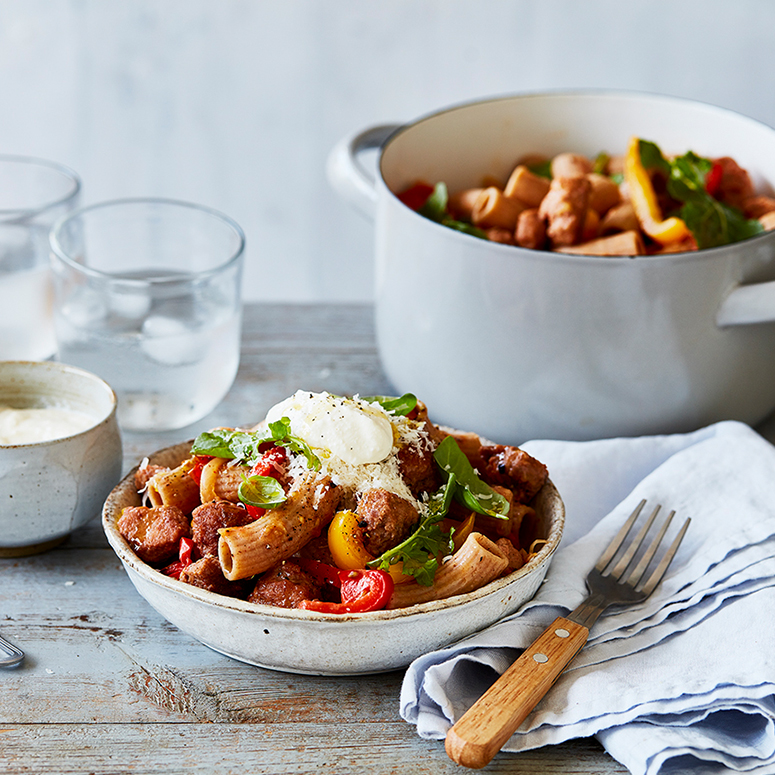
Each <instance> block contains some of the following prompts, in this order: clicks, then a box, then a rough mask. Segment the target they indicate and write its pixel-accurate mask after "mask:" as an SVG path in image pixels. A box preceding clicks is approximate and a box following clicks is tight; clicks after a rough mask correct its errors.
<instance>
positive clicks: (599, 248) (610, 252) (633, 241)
mask: <svg viewBox="0 0 775 775" xmlns="http://www.w3.org/2000/svg"><path fill="white" fill-rule="evenodd" d="M556 251H557V252H558V253H574V254H575V255H578V256H642V255H644V254H645V252H646V248H645V246H644V244H643V238H642V237H641V236H640V233H639V232H637V231H622V232H620V233H619V234H612V235H611V236H610V237H600V238H599V239H594V240H590V241H589V242H585V243H584V244H582V245H573V246H568V247H561V248H556Z"/></svg>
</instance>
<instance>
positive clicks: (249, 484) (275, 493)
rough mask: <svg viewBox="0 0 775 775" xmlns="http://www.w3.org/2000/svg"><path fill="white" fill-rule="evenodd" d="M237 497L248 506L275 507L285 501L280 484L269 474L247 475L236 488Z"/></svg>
mask: <svg viewBox="0 0 775 775" xmlns="http://www.w3.org/2000/svg"><path fill="white" fill-rule="evenodd" d="M237 494H238V495H239V499H240V500H241V501H242V502H243V503H247V504H248V505H250V506H258V507H259V508H262V509H275V508H277V507H278V506H281V505H282V504H283V503H285V501H286V497H285V491H284V490H283V488H282V485H281V484H280V483H279V482H278V481H277V479H273V478H272V477H271V476H258V475H254V476H247V477H245V480H244V481H243V482H241V483H240V486H239V488H238V490H237Z"/></svg>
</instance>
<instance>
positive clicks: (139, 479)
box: [135, 463, 170, 492]
mask: <svg viewBox="0 0 775 775" xmlns="http://www.w3.org/2000/svg"><path fill="white" fill-rule="evenodd" d="M169 470H170V469H169V468H167V467H166V466H157V465H153V464H151V463H149V464H148V465H146V466H143V467H142V468H138V469H137V471H135V489H136V490H137V492H142V491H143V490H144V489H145V485H146V484H148V480H149V479H151V478H152V477H153V475H154V474H158V473H159V471H169Z"/></svg>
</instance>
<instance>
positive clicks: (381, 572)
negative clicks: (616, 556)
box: [118, 391, 548, 614]
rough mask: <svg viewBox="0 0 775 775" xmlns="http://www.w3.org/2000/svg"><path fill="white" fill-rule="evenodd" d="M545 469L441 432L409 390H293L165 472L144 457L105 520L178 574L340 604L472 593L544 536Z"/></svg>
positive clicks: (336, 607)
mask: <svg viewBox="0 0 775 775" xmlns="http://www.w3.org/2000/svg"><path fill="white" fill-rule="evenodd" d="M547 478H548V472H547V470H546V467H545V466H544V465H543V464H542V463H541V462H539V461H538V460H536V459H535V458H533V457H531V456H530V455H528V454H527V453H526V452H524V451H523V450H521V449H519V448H517V447H513V446H503V445H494V444H490V443H487V442H483V441H482V440H481V439H480V438H479V436H477V435H476V434H474V433H464V432H459V431H451V430H448V429H443V428H441V427H439V426H437V425H435V424H434V423H433V422H431V420H430V419H429V418H428V412H427V408H426V407H425V405H424V404H422V403H421V402H420V401H418V400H417V399H416V398H415V396H413V395H411V394H407V395H404V396H400V397H397V398H390V397H381V396H375V397H367V398H362V397H358V396H355V397H351V398H349V397H342V396H334V395H331V394H328V393H308V392H304V391H298V392H297V393H295V394H294V395H293V396H291V397H290V398H288V399H286V400H285V401H283V402H281V403H280V404H278V405H276V406H275V407H273V408H272V409H271V410H270V411H269V413H268V414H267V417H266V419H265V420H264V421H263V422H262V423H260V424H259V425H258V426H256V427H255V428H253V429H250V430H241V429H228V428H227V429H224V428H218V429H214V430H212V431H209V432H207V433H203V434H200V435H199V436H198V437H197V438H196V439H195V440H194V443H193V445H192V448H191V455H190V456H189V457H188V458H187V459H185V460H184V461H183V462H182V463H181V464H180V465H179V466H177V467H176V468H173V469H169V468H164V467H159V466H155V465H150V464H148V463H147V462H145V463H144V464H142V465H141V466H140V467H139V468H138V470H137V472H136V475H135V486H136V487H137V489H138V491H139V492H140V493H142V495H143V501H144V503H143V505H141V506H129V507H126V508H125V509H124V510H123V511H122V514H121V517H120V518H119V520H118V529H119V531H120V533H121V534H122V535H123V536H124V538H125V539H126V541H127V542H128V543H129V544H130V545H131V546H132V548H133V549H134V551H135V552H136V554H137V555H138V557H139V558H140V559H141V560H143V561H144V562H146V563H149V564H151V565H152V566H153V567H155V568H157V569H158V570H160V571H161V572H162V573H165V574H166V575H168V576H173V577H174V578H177V579H179V580H180V581H183V582H186V583H188V584H192V585H194V586H197V587H201V588H204V589H207V590H209V591H212V592H216V593H218V594H223V595H228V596H232V597H239V598H243V599H246V600H248V601H250V602H254V603H261V604H266V605H273V606H280V607H284V608H303V609H306V610H311V611H317V612H321V613H332V614H345V613H360V612H366V611H374V610H379V609H382V608H404V607H406V606H410V605H414V604H416V603H421V602H427V601H430V600H437V599H444V598H447V597H451V596H454V595H458V594H463V593H466V592H471V591H473V590H475V589H479V588H481V587H483V586H484V585H486V584H488V583H489V582H491V581H493V580H495V579H497V578H499V577H501V576H503V575H507V574H508V573H511V572H513V571H514V570H517V569H519V568H520V567H522V566H523V565H524V564H525V563H527V562H529V561H530V558H531V557H532V556H533V555H534V554H536V553H538V552H539V551H540V548H541V547H542V546H543V544H545V543H546V542H545V540H544V539H545V536H544V535H543V534H542V533H541V525H540V520H539V519H538V515H537V514H536V512H535V510H534V509H533V507H532V505H531V503H532V502H533V499H534V498H535V496H536V495H537V494H538V492H539V491H540V490H541V488H542V487H543V486H544V484H545V483H546V481H547Z"/></svg>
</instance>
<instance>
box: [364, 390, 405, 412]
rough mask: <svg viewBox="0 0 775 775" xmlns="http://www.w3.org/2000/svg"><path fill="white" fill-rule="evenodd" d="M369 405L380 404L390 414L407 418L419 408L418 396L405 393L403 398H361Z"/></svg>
mask: <svg viewBox="0 0 775 775" xmlns="http://www.w3.org/2000/svg"><path fill="white" fill-rule="evenodd" d="M361 401H365V402H366V403H367V404H379V405H380V406H381V407H382V408H383V409H384V410H385V411H386V412H387V413H388V414H394V415H397V416H399V417H406V415H407V414H409V412H411V411H412V410H413V409H414V408H415V407H416V406H417V396H415V395H414V394H413V393H404V395H402V396H397V397H396V396H361Z"/></svg>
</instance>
